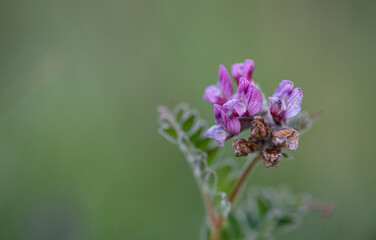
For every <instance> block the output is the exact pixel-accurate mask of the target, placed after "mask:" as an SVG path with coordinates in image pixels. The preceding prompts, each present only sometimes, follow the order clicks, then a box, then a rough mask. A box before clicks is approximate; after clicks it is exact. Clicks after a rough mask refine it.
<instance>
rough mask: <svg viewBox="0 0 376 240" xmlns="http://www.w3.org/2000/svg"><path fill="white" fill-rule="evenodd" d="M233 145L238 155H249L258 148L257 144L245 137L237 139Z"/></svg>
mask: <svg viewBox="0 0 376 240" xmlns="http://www.w3.org/2000/svg"><path fill="white" fill-rule="evenodd" d="M232 146H234V148H235V156H236V157H243V156H247V155H248V154H249V153H251V152H254V151H255V150H256V148H257V144H255V143H253V142H252V141H247V140H245V139H236V140H235V141H234V142H233V143H232Z"/></svg>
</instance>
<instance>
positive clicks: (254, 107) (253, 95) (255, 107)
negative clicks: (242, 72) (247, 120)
mask: <svg viewBox="0 0 376 240" xmlns="http://www.w3.org/2000/svg"><path fill="white" fill-rule="evenodd" d="M245 97H246V103H247V110H248V114H249V116H253V115H255V114H256V113H258V112H259V111H260V108H261V105H262V100H261V95H260V93H259V91H258V90H257V88H256V87H255V86H254V85H252V84H249V86H248V91H247V93H246V96H245Z"/></svg>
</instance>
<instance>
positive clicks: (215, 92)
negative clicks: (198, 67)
mask: <svg viewBox="0 0 376 240" xmlns="http://www.w3.org/2000/svg"><path fill="white" fill-rule="evenodd" d="M202 97H203V98H204V99H205V100H206V101H208V102H210V103H213V104H215V103H216V104H223V103H224V102H226V101H225V100H224V99H223V97H222V91H221V89H220V88H219V87H218V86H217V85H211V86H209V87H207V88H206V89H205V94H204V95H203V96H202Z"/></svg>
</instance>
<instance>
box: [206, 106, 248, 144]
mask: <svg viewBox="0 0 376 240" xmlns="http://www.w3.org/2000/svg"><path fill="white" fill-rule="evenodd" d="M227 111H228V110H227V108H225V107H223V106H220V105H217V104H216V105H214V118H215V121H216V123H217V124H218V125H214V126H212V127H211V128H209V130H208V131H207V132H206V133H205V137H209V138H213V139H215V140H216V141H217V142H218V143H219V145H221V146H222V147H223V146H224V143H225V141H226V140H227V139H230V138H232V137H233V136H236V135H239V133H240V130H241V124H240V121H239V119H237V118H236V117H235V116H233V115H228V114H227Z"/></svg>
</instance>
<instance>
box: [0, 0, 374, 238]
mask: <svg viewBox="0 0 376 240" xmlns="http://www.w3.org/2000/svg"><path fill="white" fill-rule="evenodd" d="M375 10H376V2H374V1H355V0H353V1H328V0H318V1H308V0H303V1H302V0H286V1H224V0H223V1H214V0H207V1H204V0H202V1H195V0H192V1H182V0H160V1H152V0H150V1H146V0H142V1H141V0H139V1H137V0H133V1H128V0H126V1H116V0H109V1H86V2H85V1H51V0H48V1H47V0H46V1H39V0H36V1H26V0H20V1H7V0H3V1H1V3H0V34H1V35H0V43H1V44H0V239H32V240H34V239H38V240H44V239H54V240H60V239H62V240H63V239H66V240H78V239H80V240H81V239H84V240H86V239H94V240H96V239H98V240H99V239H131V240H133V239H135V240H141V239H142V240H143V239H163V240H167V239H182V240H184V239H187V240H192V239H197V238H198V234H199V229H200V226H201V223H202V218H203V216H204V210H203V207H202V204H201V199H200V195H199V192H198V190H197V187H196V185H195V182H194V181H193V177H192V175H191V172H190V169H189V167H188V165H187V164H186V162H185V160H184V158H183V156H182V154H181V153H180V152H179V151H178V149H177V148H176V147H175V146H173V145H171V144H170V143H169V142H167V141H166V140H165V139H163V138H162V137H161V136H159V135H158V134H157V128H158V124H157V122H156V117H157V115H156V110H155V109H156V107H157V105H159V104H164V103H167V102H171V101H174V102H176V103H177V102H181V101H184V102H189V104H190V105H191V106H192V107H194V108H197V109H198V110H199V111H200V112H201V115H202V116H203V118H205V119H206V120H207V121H208V122H209V123H211V122H213V116H212V108H211V106H210V104H208V103H207V102H205V101H204V100H202V97H201V96H202V93H203V91H204V89H205V87H206V86H207V85H210V84H213V83H215V82H216V79H217V71H218V65H219V64H220V63H223V64H225V66H226V67H227V68H228V69H230V66H231V64H232V63H234V62H241V61H243V60H244V59H245V58H252V59H254V60H255V62H256V70H255V73H254V79H255V80H256V81H257V82H258V83H259V84H260V85H261V86H262V88H263V90H264V91H265V93H266V94H268V95H271V94H272V93H273V91H274V89H275V88H276V87H277V86H278V83H279V82H280V81H281V80H282V79H289V80H292V81H294V82H295V85H296V86H298V87H301V88H302V89H303V93H304V100H303V108H304V109H305V110H309V111H313V110H317V109H323V110H325V115H324V117H322V119H320V121H318V122H317V123H316V124H315V125H314V126H313V128H312V129H311V130H310V131H309V132H307V133H306V134H305V135H304V136H303V137H302V138H301V141H300V146H299V150H298V151H297V152H296V153H294V156H295V157H294V160H293V161H284V162H282V164H281V166H280V167H279V168H273V169H265V168H263V167H259V168H258V169H257V171H256V173H255V174H253V175H252V177H251V179H250V181H252V182H253V183H255V184H258V185H262V186H275V185H279V184H289V185H290V186H291V187H292V189H293V190H294V191H295V192H305V191H307V192H310V193H312V195H313V196H314V197H315V198H318V199H326V200H328V201H330V202H332V203H333V204H334V205H335V212H334V214H333V215H332V216H331V217H329V218H321V217H319V216H317V215H314V214H313V215H310V216H308V217H306V218H305V221H304V223H303V225H302V226H301V227H300V228H299V229H297V230H295V231H293V232H291V233H288V234H286V235H282V236H280V237H278V239H286V240H287V239H290V240H291V239H305V240H317V239H346V240H347V239H348V240H350V239H351V240H353V239H375V238H376V223H375V220H376V215H375V214H376V207H375V205H374V204H375V202H376V192H375V181H376V172H375V167H376V161H375V160H376V159H375V157H374V155H373V152H372V151H371V150H372V148H373V147H374V146H373V145H374V143H375V139H374V136H375V133H376V132H375V127H374V125H373V124H374V123H375V117H376V114H375V106H374V104H375V96H374V91H375V87H376V81H375V63H376V61H375V56H376V54H375V53H376V47H375V42H376V31H375V22H376V11H375ZM227 144H228V145H230V143H227ZM227 147H228V148H229V149H231V148H230V146H227ZM225 154H226V155H229V156H230V155H231V151H230V150H228V151H227V152H226V153H225Z"/></svg>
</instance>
